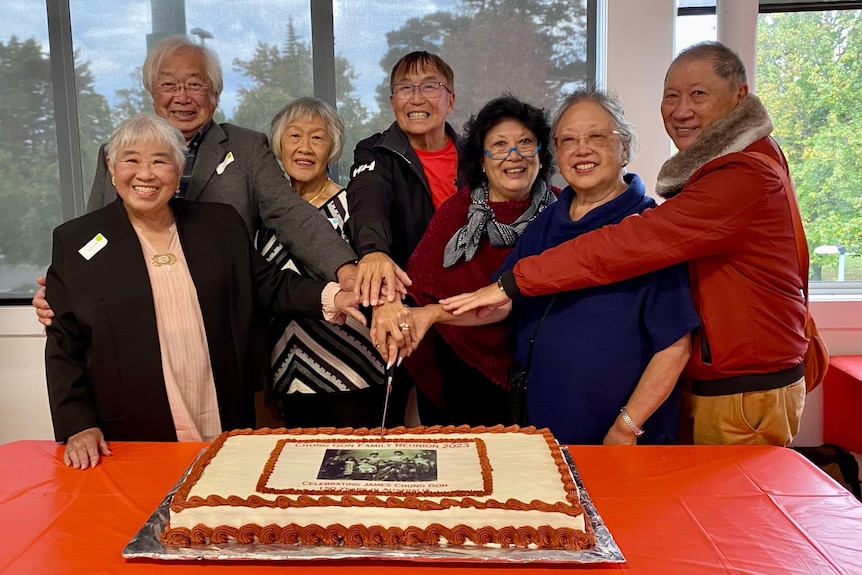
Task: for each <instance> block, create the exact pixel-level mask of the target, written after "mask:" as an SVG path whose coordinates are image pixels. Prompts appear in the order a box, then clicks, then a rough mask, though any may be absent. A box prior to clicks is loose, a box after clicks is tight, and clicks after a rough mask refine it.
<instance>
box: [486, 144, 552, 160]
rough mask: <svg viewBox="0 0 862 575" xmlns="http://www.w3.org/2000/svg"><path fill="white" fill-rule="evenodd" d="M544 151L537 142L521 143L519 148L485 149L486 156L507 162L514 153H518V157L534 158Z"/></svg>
mask: <svg viewBox="0 0 862 575" xmlns="http://www.w3.org/2000/svg"><path fill="white" fill-rule="evenodd" d="M541 149H542V144H536V143H535V142H523V143H519V144H518V145H517V146H512V147H511V148H508V147H506V146H493V148H492V149H490V150H487V149H485V150H484V152H485V155H486V156H488V157H489V158H491V159H492V160H505V159H506V158H508V157H509V156H510V155H511V154H512V152H518V155H519V156H521V157H522V158H532V157H533V156H535V155H536V154H538V153H539V152H540V151H541Z"/></svg>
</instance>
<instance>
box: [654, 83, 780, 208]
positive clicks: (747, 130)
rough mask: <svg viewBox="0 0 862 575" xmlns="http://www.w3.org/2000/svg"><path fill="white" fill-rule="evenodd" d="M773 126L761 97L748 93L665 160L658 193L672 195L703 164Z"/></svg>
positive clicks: (757, 137) (741, 146)
mask: <svg viewBox="0 0 862 575" xmlns="http://www.w3.org/2000/svg"><path fill="white" fill-rule="evenodd" d="M772 128H773V125H772V119H771V118H770V117H769V113H768V112H767V111H766V108H764V107H763V104H762V103H761V102H760V99H759V98H758V97H757V96H755V95H754V94H749V95H748V97H747V98H746V99H745V101H743V102H742V103H741V104H740V105H739V106H737V107H736V108H734V110H733V111H731V112H730V113H729V114H728V115H726V116H725V117H723V118H722V119H720V120H719V121H717V122H716V123H715V124H713V125H712V126H710V127H708V128H707V129H705V130H704V131H703V133H702V134H701V135H700V137H699V138H698V139H697V140H696V141H695V142H694V143H693V144H692V145H691V146H689V147H688V148H686V149H685V150H683V151H681V152H678V153H677V154H676V155H674V156H671V158H670V159H669V160H668V161H666V162H665V163H664V165H663V166H662V167H661V170H659V173H658V181H657V182H656V187H655V191H656V193H657V194H658V195H659V196H661V197H662V198H665V199H667V198H672V197H673V196H675V195H677V194H678V193H680V192H681V191H682V188H683V186H684V185H685V183H686V182H687V181H688V179H689V178H690V177H691V175H692V174H693V173H694V172H696V171H697V170H699V169H700V167H701V166H703V165H704V164H706V163H707V162H710V161H712V160H714V159H716V158H720V157H721V156H724V155H727V154H730V153H732V152H741V151H742V150H744V149H745V148H747V147H748V146H750V145H751V144H753V143H754V142H756V141H757V140H761V139H763V138H765V137H766V136H768V135H769V134H771V133H772Z"/></svg>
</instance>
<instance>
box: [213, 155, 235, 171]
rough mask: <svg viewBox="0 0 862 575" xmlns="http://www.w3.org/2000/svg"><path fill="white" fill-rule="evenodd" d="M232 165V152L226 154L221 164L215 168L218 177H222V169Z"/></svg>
mask: <svg viewBox="0 0 862 575" xmlns="http://www.w3.org/2000/svg"><path fill="white" fill-rule="evenodd" d="M232 163H233V152H228V153H227V156H225V157H224V160H222V163H221V164H219V165H218V167H216V173H217V174H218V175H222V174H223V173H224V169H225V168H227V167H228V166H229V165H231V164H232Z"/></svg>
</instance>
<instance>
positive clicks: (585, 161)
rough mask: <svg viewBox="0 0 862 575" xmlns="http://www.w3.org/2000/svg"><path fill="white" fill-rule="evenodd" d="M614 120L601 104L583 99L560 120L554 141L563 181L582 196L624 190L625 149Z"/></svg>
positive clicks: (601, 194)
mask: <svg viewBox="0 0 862 575" xmlns="http://www.w3.org/2000/svg"><path fill="white" fill-rule="evenodd" d="M614 130H616V126H615V124H614V121H613V118H612V117H611V115H610V114H608V112H607V111H606V110H605V109H604V108H602V107H601V106H600V105H598V104H596V103H594V102H591V101H589V100H583V101H580V102H578V103H577V104H574V105H573V106H571V107H570V108H569V109H568V110H566V112H565V113H564V114H563V115H562V116H561V117H560V121H559V123H558V125H557V132H556V134H555V138H554V141H555V143H556V147H557V164H558V165H559V169H560V174H561V175H562V176H563V179H565V180H566V182H567V183H568V184H569V185H570V186H572V189H574V190H575V192H576V193H577V194H578V195H579V196H582V197H597V198H601V197H605V196H606V195H607V194H608V193H611V192H612V191H614V190H617V189H619V188H620V186H622V187H623V189H625V182H624V181H623V172H622V169H623V166H624V165H625V160H626V150H625V147H624V146H623V143H622V141H621V140H620V137H619V135H617V134H614V133H612V132H613V131H614Z"/></svg>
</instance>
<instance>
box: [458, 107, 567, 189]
mask: <svg viewBox="0 0 862 575" xmlns="http://www.w3.org/2000/svg"><path fill="white" fill-rule="evenodd" d="M509 118H510V119H512V120H517V121H519V122H521V123H522V124H524V126H525V127H526V128H527V129H528V130H530V131H531V132H533V134H534V135H535V136H536V140H537V141H538V143H539V144H540V145H541V146H542V149H541V150H540V151H539V166H540V167H539V173H538V174H537V176H536V179H537V180H543V181H544V182H545V183H547V182H548V180H549V178H550V177H551V174H552V173H553V170H554V165H555V164H554V155H553V154H552V153H551V126H550V124H549V123H548V115H547V114H546V113H545V111H544V110H542V109H540V108H537V107H535V106H533V105H531V104H528V103H526V102H522V101H521V100H519V99H518V98H516V97H515V96H513V95H511V94H503V95H502V96H499V97H497V98H494V99H493V100H491V101H490V102H488V103H487V104H485V105H484V106H482V109H481V110H479V113H478V114H476V115H475V116H471V117H470V119H469V120H467V122H466V123H465V124H464V137H463V138H462V139H461V144H460V146H459V148H458V162H459V164H460V169H459V172H462V173H463V174H464V175H465V176H466V178H467V185H469V186H470V189H471V190H472V189H475V188H478V187H479V186H481V185H482V184H483V183H485V181H486V179H487V178H486V176H485V174H484V172H483V171H482V159H483V158H484V157H485V136H487V135H488V132H489V131H490V130H491V128H493V127H494V126H496V125H497V124H499V123H500V122H501V121H503V120H506V119H509Z"/></svg>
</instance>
